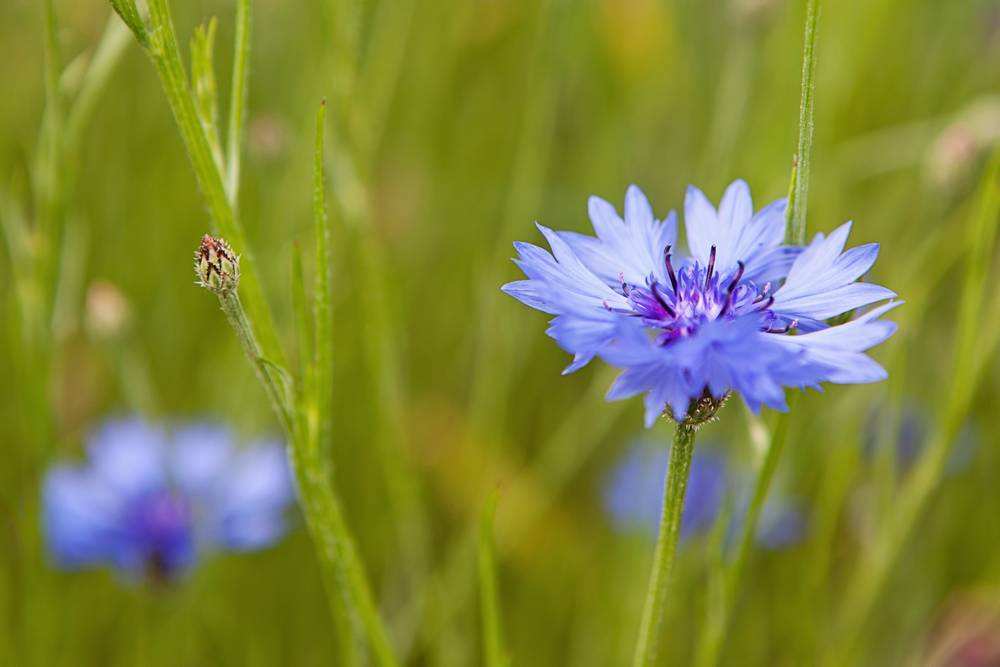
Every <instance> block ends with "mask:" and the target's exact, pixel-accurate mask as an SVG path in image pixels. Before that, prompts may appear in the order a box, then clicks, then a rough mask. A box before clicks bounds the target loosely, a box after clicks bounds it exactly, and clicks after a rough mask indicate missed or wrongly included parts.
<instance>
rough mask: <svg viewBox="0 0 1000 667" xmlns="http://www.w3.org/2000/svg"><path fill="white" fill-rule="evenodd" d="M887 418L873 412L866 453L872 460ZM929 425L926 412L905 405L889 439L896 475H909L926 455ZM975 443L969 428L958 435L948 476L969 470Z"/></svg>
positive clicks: (866, 441) (876, 411) (866, 435)
mask: <svg viewBox="0 0 1000 667" xmlns="http://www.w3.org/2000/svg"><path fill="white" fill-rule="evenodd" d="M888 417H889V413H888V412H887V411H886V410H883V409H878V410H874V411H873V412H872V414H871V417H870V418H869V420H868V428H867V429H866V434H865V446H864V450H865V454H866V456H868V457H869V458H870V459H875V458H877V457H878V452H877V447H878V444H879V442H880V438H881V437H883V434H881V433H880V432H879V430H880V428H882V425H881V423H880V422H881V420H882V419H883V418H888ZM927 422H928V420H927V413H926V412H925V411H921V410H919V409H917V408H916V407H914V406H913V405H908V404H907V405H904V407H903V409H902V410H901V412H900V415H899V421H898V424H897V425H896V426H897V429H896V434H895V438H892V437H890V438H889V439H888V444H890V445H891V446H894V447H895V452H894V456H895V463H896V468H897V472H899V473H903V474H905V473H907V472H908V471H909V470H910V468H912V467H913V465H914V464H915V463H916V462H917V460H919V458H920V456H921V455H923V452H924V449H925V448H926V447H927V444H928V438H929V436H930V430H929V428H928V423H927ZM976 442H977V437H976V432H975V428H973V427H972V426H971V425H966V426H965V428H963V429H962V430H961V432H960V433H959V434H958V440H957V442H956V443H955V444H954V446H953V447H952V451H951V455H950V457H949V459H948V463H947V467H946V472H948V473H957V472H960V471H961V470H963V469H965V468H967V467H968V466H969V464H970V463H971V461H972V457H973V455H974V454H975V449H976Z"/></svg>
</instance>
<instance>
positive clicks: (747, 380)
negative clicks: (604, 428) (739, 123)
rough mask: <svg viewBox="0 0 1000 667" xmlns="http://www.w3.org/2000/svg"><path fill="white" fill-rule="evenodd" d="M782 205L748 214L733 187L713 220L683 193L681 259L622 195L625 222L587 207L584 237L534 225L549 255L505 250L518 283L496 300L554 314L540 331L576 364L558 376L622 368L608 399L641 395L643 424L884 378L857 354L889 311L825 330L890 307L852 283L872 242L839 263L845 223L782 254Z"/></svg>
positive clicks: (664, 228) (743, 189) (603, 205)
mask: <svg viewBox="0 0 1000 667" xmlns="http://www.w3.org/2000/svg"><path fill="white" fill-rule="evenodd" d="M785 207H786V201H785V200H784V199H780V200H778V201H776V202H774V203H772V204H770V205H768V206H766V207H764V208H763V209H761V210H760V211H758V212H757V213H754V211H753V202H752V201H751V198H750V190H749V188H748V187H747V184H746V183H744V182H743V181H736V182H735V183H733V184H732V185H730V186H729V188H728V189H727V190H726V192H725V194H724V195H723V198H722V202H721V204H720V206H719V208H718V210H716V208H715V207H714V206H712V204H711V203H709V201H708V199H707V198H706V197H705V195H703V194H702V193H701V191H699V190H698V189H696V188H694V187H691V188H689V189H688V192H687V197H686V199H685V206H684V217H685V227H686V232H687V245H688V248H689V255H688V256H680V255H679V254H677V253H676V252H675V251H674V248H675V246H676V244H677V216H676V215H675V214H674V213H673V212H671V213H670V214H669V215H668V216H667V218H666V219H665V220H663V221H662V222H661V221H658V220H656V219H655V217H654V216H653V209H652V208H651V207H650V205H649V202H648V201H647V200H646V197H645V196H644V195H643V194H642V192H641V191H640V190H639V188H637V187H635V186H632V187H630V188H629V189H628V192H627V194H626V197H625V216H624V219H622V218H621V217H619V216H618V213H617V212H616V211H615V209H614V207H613V206H612V205H611V204H609V203H608V202H606V201H604V200H602V199H599V198H597V197H592V198H591V199H590V220H591V222H592V223H593V226H594V231H595V232H596V234H597V236H596V238H595V237H592V236H586V235H583V234H577V233H574V232H554V231H552V230H551V229H548V228H547V227H543V226H541V225H539V227H538V228H539V230H540V231H541V232H542V234H543V235H544V236H545V238H546V240H547V241H548V243H549V246H550V247H551V249H552V252H551V253H549V252H548V251H546V250H543V249H542V248H539V247H537V246H535V245H532V244H529V243H520V242H519V243H515V244H514V247H515V248H516V249H517V251H518V253H519V257H518V259H516V260H515V263H516V264H517V265H518V266H519V267H520V268H521V270H523V271H524V273H525V275H526V276H527V280H519V281H516V282H512V283H508V284H506V285H504V286H503V291H504V292H506V293H507V294H510V295H511V296H513V297H515V298H517V299H518V300H520V301H522V302H523V303H525V304H527V305H529V306H531V307H532V308H536V309H538V310H541V311H544V312H546V313H550V314H552V315H555V318H554V319H553V320H552V321H551V326H550V327H549V329H548V332H547V333H548V334H549V335H550V336H551V337H552V338H554V339H555V340H556V342H557V343H558V344H559V345H560V346H561V347H562V348H563V349H565V350H566V351H567V352H570V353H571V354H573V355H574V360H573V363H572V364H570V365H569V367H567V368H566V370H565V372H566V373H569V372H573V371H575V370H577V369H579V368H581V367H583V366H585V365H586V364H587V363H589V362H590V360H591V359H593V358H594V357H595V356H599V357H601V358H602V359H604V360H605V361H606V362H607V363H609V364H612V365H614V366H617V367H619V368H622V369H623V372H622V374H621V375H619V376H618V379H617V380H616V381H615V383H614V385H612V387H611V390H610V391H609V393H608V398H609V399H610V400H616V399H623V398H627V397H630V396H634V395H637V394H643V393H644V394H645V395H646V399H645V403H646V424H647V425H651V424H652V423H653V422H654V421H655V420H656V418H657V417H658V416H659V415H660V414H662V413H663V412H664V411H665V410H667V409H669V410H670V411H671V412H672V414H673V415H674V417H675V418H678V419H683V418H684V417H685V416H686V415H687V414H688V409H689V406H690V404H691V401H693V400H697V399H699V398H702V397H703V396H706V395H711V396H712V397H714V398H715V399H717V400H721V399H722V398H723V397H724V396H725V395H726V394H728V393H729V392H731V391H738V392H739V393H740V395H741V396H742V397H743V400H744V401H746V403H747V405H748V406H750V407H751V408H752V409H753V410H755V411H756V410H759V409H760V407H761V405H768V406H771V407H773V408H775V409H779V410H785V409H786V408H787V405H786V403H785V392H784V390H785V387H800V388H805V387H814V388H817V389H818V388H819V385H820V383H821V382H833V383H838V384H845V383H862V382H875V381H878V380H882V379H884V378H885V377H886V373H885V370H884V369H883V368H882V367H881V366H879V365H878V364H877V363H875V362H874V361H873V360H872V359H871V358H870V357H868V356H867V355H865V354H864V352H865V351H866V350H868V349H869V348H871V347H873V346H875V345H877V344H879V343H881V342H882V341H884V340H885V339H886V338H888V337H889V336H891V335H892V333H893V332H894V331H895V325H894V324H893V323H891V322H885V321H879V320H878V318H879V317H880V316H881V315H883V314H884V313H885V312H887V311H888V310H890V309H892V308H894V307H895V306H897V305H899V304H898V302H889V303H886V304H884V305H881V306H879V307H877V308H875V309H873V310H871V311H869V312H868V313H866V314H864V315H862V316H860V317H858V318H857V319H855V320H853V321H851V322H848V323H845V324H840V325H838V326H828V325H827V324H826V320H827V319H829V318H832V317H835V316H837V315H840V314H842V313H845V312H848V311H851V310H854V309H856V308H860V307H862V306H866V305H869V304H873V303H876V302H878V301H883V300H886V299H890V298H892V297H894V296H895V293H894V292H892V291H890V290H888V289H886V288H884V287H880V286H878V285H872V284H870V283H862V282H858V279H859V278H860V277H861V276H863V275H864V274H865V273H866V272H867V271H868V270H869V269H870V268H871V266H872V265H873V264H874V263H875V258H876V256H877V255H878V245H877V244H874V243H871V244H867V245H863V246H859V247H856V248H851V249H850V250H847V251H846V252H845V251H844V244H845V243H846V241H847V236H848V233H849V232H850V229H851V223H849V222H848V223H846V224H844V225H842V226H841V227H839V228H837V229H836V230H835V231H834V232H833V233H831V234H830V235H829V236H824V235H823V234H817V235H816V237H815V239H814V240H813V242H812V243H810V244H809V245H808V246H806V247H793V246H787V245H783V241H784V236H785ZM793 330H794V331H795V332H796V333H798V334H800V335H794V336H792V335H787V334H789V333H790V332H792V331H793Z"/></svg>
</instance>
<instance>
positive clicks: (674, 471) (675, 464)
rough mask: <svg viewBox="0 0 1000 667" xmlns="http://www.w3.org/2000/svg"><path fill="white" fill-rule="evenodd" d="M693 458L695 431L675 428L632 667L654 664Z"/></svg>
mask: <svg viewBox="0 0 1000 667" xmlns="http://www.w3.org/2000/svg"><path fill="white" fill-rule="evenodd" d="M693 454H694V428H693V427H691V426H689V425H686V424H683V423H681V424H678V425H677V430H676V431H675V433H674V445H673V447H672V448H671V450H670V468H669V469H668V470H667V476H666V480H665V483H664V485H663V513H662V514H661V515H660V535H659V537H658V538H657V540H656V551H655V552H654V554H653V570H652V573H651V574H650V576H649V588H648V590H647V591H646V605H645V608H644V609H643V612H642V622H641V624H640V625H639V641H638V643H637V644H636V647H635V655H634V656H633V659H632V666H633V667H644V666H646V665H655V664H656V654H657V651H658V649H659V640H660V626H661V625H662V623H663V612H664V609H665V608H666V601H667V591H668V589H669V585H670V573H671V570H672V569H673V565H674V556H675V554H676V553H677V540H678V538H679V537H680V529H681V511H682V510H683V509H684V493H685V492H686V491H687V483H688V473H689V472H690V469H691V457H692V455H693Z"/></svg>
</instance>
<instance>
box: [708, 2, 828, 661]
mask: <svg viewBox="0 0 1000 667" xmlns="http://www.w3.org/2000/svg"><path fill="white" fill-rule="evenodd" d="M818 27H819V0H807V2H806V23H805V37H804V39H805V43H804V46H803V49H802V94H801V99H800V102H799V137H798V144H797V148H796V152H795V160H794V162H793V164H792V175H791V178H790V182H789V186H788V208H787V210H786V212H785V220H786V223H787V228H786V231H785V242H786V243H791V244H794V245H805V242H806V213H807V208H808V201H809V180H810V174H811V170H812V145H813V130H814V122H813V115H814V107H815V87H816V86H815V78H816V38H817V34H818ZM791 402H792V399H790V400H789V403H790V404H791ZM789 407H791V405H790V406H789ZM787 434H788V413H787V412H786V413H783V414H781V415H779V416H778V421H777V423H776V425H775V429H774V433H773V434H772V435H771V437H770V438H768V444H767V450H766V453H765V454H764V460H763V462H762V463H761V467H760V470H759V471H758V473H757V479H756V481H755V482H754V491H753V498H752V500H751V503H750V507H749V508H748V509H747V516H746V519H745V521H744V522H743V530H742V533H741V535H740V546H739V551H738V552H737V556H736V560H735V561H734V562H733V564H732V565H731V566H729V568H728V571H727V572H726V573H725V574H724V576H723V580H724V582H725V586H724V588H723V599H722V604H720V605H717V606H715V607H713V608H712V610H713V611H714V613H712V614H710V615H709V616H708V618H707V619H706V622H705V623H704V624H703V626H702V631H701V635H700V637H699V640H698V649H697V652H696V655H695V664H697V665H699V666H700V667H711V665H714V664H716V662H717V661H718V658H719V653H720V651H721V648H722V638H723V637H724V636H725V634H726V628H727V627H728V625H729V619H730V617H731V615H732V610H733V607H734V606H735V604H736V600H737V598H738V597H739V590H740V585H741V581H742V578H743V570H744V569H745V567H746V562H747V560H748V558H749V555H750V551H751V549H752V548H753V541H754V536H755V535H756V534H757V524H758V522H759V520H760V515H761V512H762V511H763V508H764V503H765V502H766V501H767V495H768V492H769V491H770V489H771V483H772V482H773V481H774V473H775V471H776V470H777V468H778V461H779V460H780V459H781V454H782V452H783V451H784V446H785V440H786V438H787Z"/></svg>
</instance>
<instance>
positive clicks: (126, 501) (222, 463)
mask: <svg viewBox="0 0 1000 667" xmlns="http://www.w3.org/2000/svg"><path fill="white" fill-rule="evenodd" d="M88 444H89V447H88V453H89V462H88V463H86V464H85V465H82V466H71V465H59V466H56V467H54V468H53V469H51V470H50V471H49V473H48V474H47V475H46V478H45V483H44V486H43V491H42V493H43V498H42V500H43V506H44V507H43V521H44V529H45V536H46V541H47V543H48V546H49V550H50V552H51V554H52V556H53V558H54V560H55V562H56V564H57V565H59V566H60V567H63V568H65V569H80V568H84V567H92V566H100V565H106V566H111V567H114V568H116V569H118V570H119V571H121V572H124V573H126V574H128V575H131V576H134V577H141V576H149V577H151V578H153V579H157V580H164V579H170V578H172V577H174V576H176V575H177V574H179V573H181V572H183V571H184V570H186V569H188V568H189V567H190V566H192V565H193V564H194V563H195V561H196V560H197V557H198V555H199V553H201V552H202V551H205V550H211V549H225V550H235V551H244V550H253V549H260V548H263V547H266V546H268V545H270V544H272V543H274V542H275V541H277V539H278V538H280V537H281V535H282V534H283V533H284V532H285V529H286V521H285V513H286V511H287V509H288V506H289V505H290V504H291V503H292V502H293V499H294V490H293V487H292V481H291V476H290V473H289V470H288V466H287V463H286V462H285V457H284V452H283V450H282V447H281V446H280V444H278V443H261V444H258V445H256V446H253V447H250V448H247V449H239V450H238V449H236V448H235V447H234V446H233V442H232V438H231V436H230V434H229V432H228V431H227V430H226V429H224V428H221V427H218V426H213V425H208V424H194V425H187V426H183V427H181V428H179V429H176V430H175V431H174V432H173V433H172V434H170V435H168V433H167V432H166V431H164V430H163V429H161V428H159V427H157V426H154V425H152V424H149V423H147V422H144V421H142V420H139V419H127V420H120V421H110V422H108V423H106V424H105V425H104V426H103V427H101V428H100V429H99V430H98V431H97V432H96V433H95V434H94V435H93V437H91V438H90V441H89V443H88Z"/></svg>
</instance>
